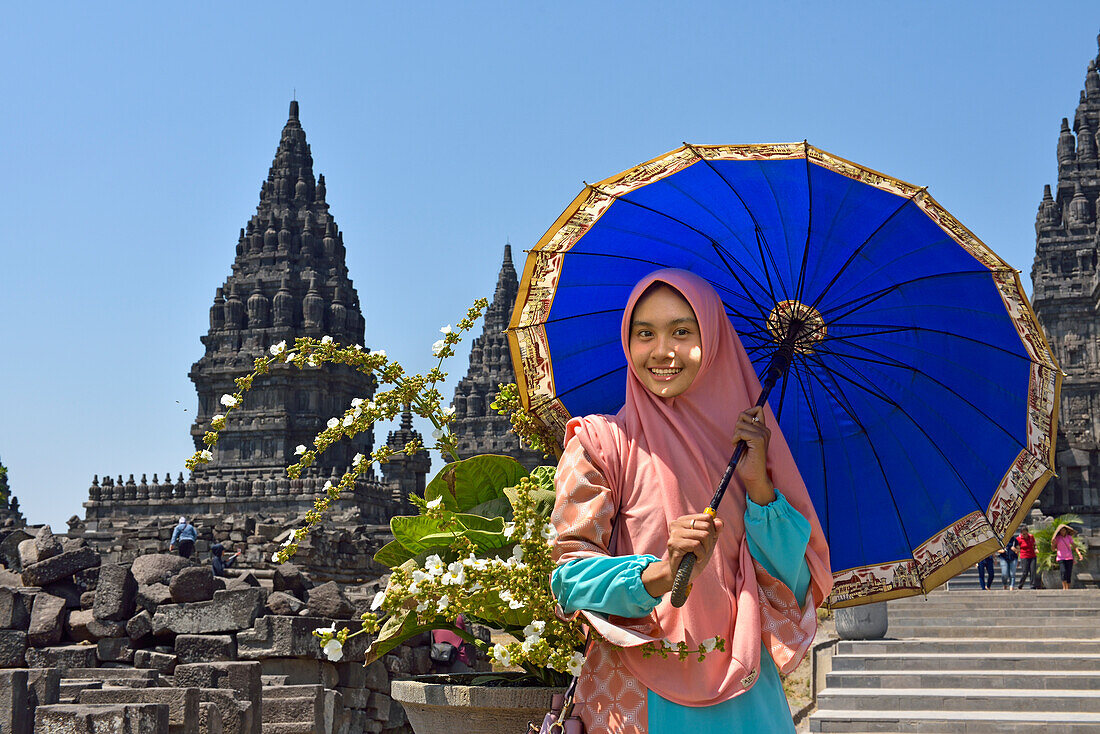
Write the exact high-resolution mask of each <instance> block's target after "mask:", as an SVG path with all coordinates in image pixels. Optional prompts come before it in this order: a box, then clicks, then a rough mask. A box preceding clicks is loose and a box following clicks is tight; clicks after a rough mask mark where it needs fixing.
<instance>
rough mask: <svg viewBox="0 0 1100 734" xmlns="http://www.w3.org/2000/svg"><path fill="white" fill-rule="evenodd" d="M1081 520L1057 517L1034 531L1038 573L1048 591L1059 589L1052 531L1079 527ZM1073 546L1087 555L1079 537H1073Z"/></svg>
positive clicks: (1085, 547) (1071, 515) (1068, 516)
mask: <svg viewBox="0 0 1100 734" xmlns="http://www.w3.org/2000/svg"><path fill="white" fill-rule="evenodd" d="M1081 522H1082V521H1081V518H1080V517H1079V516H1077V515H1073V514H1069V515H1059V516H1058V517H1056V518H1054V519H1052V520H1051V521H1050V522H1049V523H1047V524H1046V525H1044V526H1042V527H1041V528H1038V529H1036V530H1035V532H1034V535H1035V557H1036V560H1037V563H1036V565H1037V566H1038V568H1039V573H1041V574H1042V578H1043V586H1044V587H1046V588H1048V589H1058V588H1061V578H1060V577H1059V575H1058V561H1057V560H1056V559H1055V557H1054V548H1053V547H1052V546H1051V541H1052V540H1053V539H1054V529H1055V528H1057V527H1058V526H1059V525H1063V524H1064V525H1075V524H1076V525H1080V524H1081ZM1073 545H1074V546H1075V547H1076V548H1078V549H1079V550H1080V551H1081V553H1082V554H1087V553H1088V547H1087V546H1086V545H1085V542H1084V541H1083V540H1082V539H1081V536H1080V535H1075V536H1073Z"/></svg>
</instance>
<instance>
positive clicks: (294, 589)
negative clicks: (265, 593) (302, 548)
mask: <svg viewBox="0 0 1100 734" xmlns="http://www.w3.org/2000/svg"><path fill="white" fill-rule="evenodd" d="M271 583H272V590H273V591H284V592H286V593H288V594H292V595H294V596H295V597H297V598H298V599H302V600H305V598H306V592H307V591H308V590H309V589H310V588H311V587H312V586H313V584H312V583H311V582H310V580H309V578H307V577H306V575H305V574H304V573H302V570H301V569H300V568H298V567H297V566H295V565H294V564H293V563H283V564H281V565H279V566H276V568H275V575H274V576H273V577H272V582H271Z"/></svg>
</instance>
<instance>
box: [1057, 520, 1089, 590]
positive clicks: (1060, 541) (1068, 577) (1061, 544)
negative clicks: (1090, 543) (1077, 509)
mask: <svg viewBox="0 0 1100 734" xmlns="http://www.w3.org/2000/svg"><path fill="white" fill-rule="evenodd" d="M1076 534H1077V531H1075V530H1074V529H1073V528H1071V527H1070V526H1069V525H1066V524H1064V523H1063V524H1062V525H1059V526H1058V528H1057V529H1056V530H1055V531H1054V537H1053V538H1052V539H1051V541H1050V545H1051V547H1052V548H1053V549H1054V557H1055V558H1056V559H1057V560H1058V565H1060V566H1061V567H1062V589H1063V590H1067V589H1069V586H1070V584H1071V583H1073V557H1074V556H1077V560H1079V561H1083V560H1085V554H1084V553H1082V552H1081V549H1080V548H1078V547H1077V545H1076V544H1075V543H1074V542H1073V536H1074V535H1076Z"/></svg>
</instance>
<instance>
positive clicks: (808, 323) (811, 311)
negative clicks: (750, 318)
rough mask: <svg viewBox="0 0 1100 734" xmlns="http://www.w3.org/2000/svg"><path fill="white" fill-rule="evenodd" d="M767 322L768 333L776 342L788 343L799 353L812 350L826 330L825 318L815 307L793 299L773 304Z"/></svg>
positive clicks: (806, 352)
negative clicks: (773, 306)
mask: <svg viewBox="0 0 1100 734" xmlns="http://www.w3.org/2000/svg"><path fill="white" fill-rule="evenodd" d="M767 324H768V333H770V334H771V335H772V338H773V339H775V341H776V342H778V343H779V344H781V345H783V344H784V343H788V344H790V347H789V348H790V349H791V351H793V352H798V353H799V354H809V353H810V352H812V351H813V350H814V346H815V345H817V343H818V342H820V341H821V340H822V339H824V338H825V333H826V331H827V329H826V327H825V319H824V318H822V316H821V313H820V312H819V311H818V310H817V309H816V308H814V307H813V306H808V305H806V304H805V303H802V302H801V301H796V300H794V299H788V300H786V301H780V302H779V303H777V304H775V308H773V309H772V310H771V313H769V314H768V321H767Z"/></svg>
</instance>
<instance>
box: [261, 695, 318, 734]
mask: <svg viewBox="0 0 1100 734" xmlns="http://www.w3.org/2000/svg"><path fill="white" fill-rule="evenodd" d="M263 723H264V730H265V731H266V730H272V729H274V728H275V726H273V725H278V724H293V723H301V724H305V723H309V725H310V727H311V730H312V731H315V732H326V731H331V729H330V728H328V727H326V726H325V689H324V687H323V686H320V685H312V686H280V687H278V688H268V689H266V690H265V691H264V721H263Z"/></svg>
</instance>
